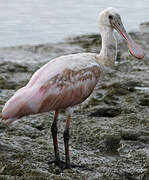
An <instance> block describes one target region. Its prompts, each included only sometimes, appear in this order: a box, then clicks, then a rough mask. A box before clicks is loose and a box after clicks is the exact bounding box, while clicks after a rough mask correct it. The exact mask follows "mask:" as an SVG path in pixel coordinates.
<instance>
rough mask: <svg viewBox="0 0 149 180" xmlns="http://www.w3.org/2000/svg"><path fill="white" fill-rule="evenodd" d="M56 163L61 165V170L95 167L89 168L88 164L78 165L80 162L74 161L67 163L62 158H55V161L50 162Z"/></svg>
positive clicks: (89, 169)
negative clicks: (75, 162)
mask: <svg viewBox="0 0 149 180" xmlns="http://www.w3.org/2000/svg"><path fill="white" fill-rule="evenodd" d="M53 163H54V164H55V165H56V166H58V167H59V169H60V170H61V171H63V170H65V169H73V168H78V169H81V170H88V171H93V169H91V168H88V167H87V166H85V165H78V164H73V163H66V162H64V161H62V160H60V159H59V160H53V161H50V162H49V164H53Z"/></svg>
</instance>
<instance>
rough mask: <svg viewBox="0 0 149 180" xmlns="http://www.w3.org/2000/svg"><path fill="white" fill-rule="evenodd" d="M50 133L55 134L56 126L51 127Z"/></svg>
mask: <svg viewBox="0 0 149 180" xmlns="http://www.w3.org/2000/svg"><path fill="white" fill-rule="evenodd" d="M51 132H52V134H57V127H56V125H52V126H51Z"/></svg>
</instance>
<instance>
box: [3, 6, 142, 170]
mask: <svg viewBox="0 0 149 180" xmlns="http://www.w3.org/2000/svg"><path fill="white" fill-rule="evenodd" d="M98 25H99V33H100V35H101V39H102V46H101V50H100V52H99V53H90V52H88V53H76V54H70V55H65V56H60V57H57V58H54V59H52V60H50V61H49V62H48V63H47V64H45V65H43V66H42V67H41V68H40V69H39V70H37V71H36V72H35V73H34V74H33V76H32V77H31V79H30V80H29V82H28V83H27V84H26V86H24V87H22V88H20V89H19V90H17V91H16V92H15V94H14V95H13V96H12V97H11V98H10V99H9V100H8V101H7V102H6V104H5V105H4V107H3V109H2V113H1V119H2V121H5V122H6V121H7V120H10V122H11V121H13V120H15V119H19V118H21V117H23V116H27V115H30V114H38V113H43V112H49V111H54V117H53V122H52V125H51V133H52V138H53V146H54V155H55V157H54V158H55V160H54V162H55V165H57V166H58V167H59V168H72V163H71V161H70V153H69V137H70V133H69V125H70V119H71V117H72V113H73V110H74V106H76V105H78V104H80V103H82V102H83V101H85V100H86V99H87V98H88V97H89V96H90V95H91V94H92V92H93V90H94V88H95V86H96V84H97V83H98V80H99V79H100V77H101V75H102V73H103V71H104V68H105V69H106V68H109V67H112V66H113V65H114V63H115V60H116V56H117V42H116V39H115V36H114V30H116V31H117V32H118V33H119V34H120V35H121V36H122V37H123V38H124V39H125V40H126V43H127V45H128V49H129V51H130V53H131V54H132V55H133V56H135V57H136V58H138V59H142V58H143V57H144V51H143V50H142V48H141V47H140V46H139V45H137V44H136V43H135V42H134V41H133V40H132V38H131V37H130V36H129V35H128V34H127V32H126V30H125V28H124V26H123V23H122V20H121V16H120V14H119V12H118V10H117V9H115V8H113V7H109V8H106V9H104V10H102V11H101V12H100V13H99V17H98ZM62 109H63V110H65V112H66V124H65V127H64V132H63V138H64V147H65V162H64V161H63V162H62V160H61V158H60V153H59V148H58V140H57V133H58V128H57V123H58V115H59V113H60V111H61V110H62Z"/></svg>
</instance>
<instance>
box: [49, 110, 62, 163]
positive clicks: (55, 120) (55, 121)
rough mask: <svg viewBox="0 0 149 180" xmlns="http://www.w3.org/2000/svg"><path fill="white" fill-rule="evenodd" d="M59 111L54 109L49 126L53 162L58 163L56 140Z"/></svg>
mask: <svg viewBox="0 0 149 180" xmlns="http://www.w3.org/2000/svg"><path fill="white" fill-rule="evenodd" d="M58 114H59V111H58V110H56V111H55V114H54V120H53V123H52V126H51V133H52V137H53V145H54V153H55V163H56V164H57V165H58V164H59V162H60V156H59V150H58V141H57V118H58Z"/></svg>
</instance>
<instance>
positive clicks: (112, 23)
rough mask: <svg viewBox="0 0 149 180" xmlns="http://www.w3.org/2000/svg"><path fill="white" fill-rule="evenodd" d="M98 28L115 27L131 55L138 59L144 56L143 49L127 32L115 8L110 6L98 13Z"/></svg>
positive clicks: (102, 29)
mask: <svg viewBox="0 0 149 180" xmlns="http://www.w3.org/2000/svg"><path fill="white" fill-rule="evenodd" d="M99 28H100V31H104V30H105V29H106V28H108V29H111V30H113V29H115V30H116V31H117V32H118V33H119V34H120V35H121V36H122V37H123V38H124V39H125V40H126V42H127V45H128V48H129V51H130V53H131V54H132V55H133V56H135V57H136V58H138V59H142V58H143V57H144V52H143V50H142V49H141V48H140V46H139V45H137V44H136V43H135V42H134V41H133V40H132V39H131V37H130V36H129V35H128V34H127V32H126V30H125V28H124V26H123V23H122V21H121V17H120V15H119V13H118V11H117V9H115V8H112V7H110V8H107V9H105V10H103V11H102V12H101V13H100V14H99Z"/></svg>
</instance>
